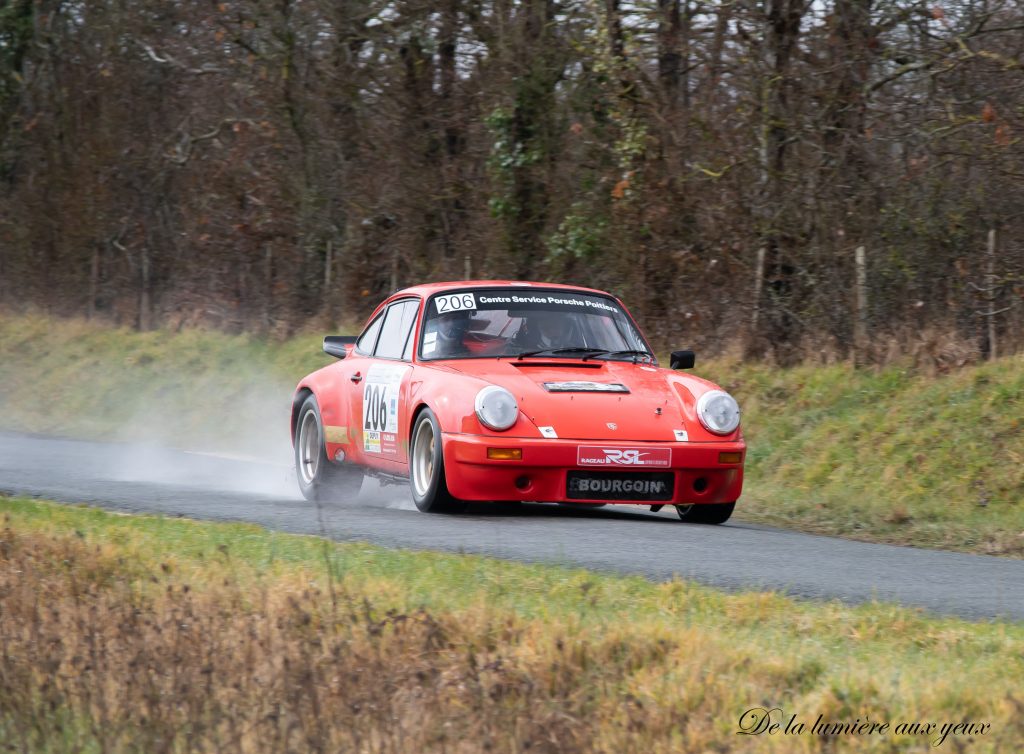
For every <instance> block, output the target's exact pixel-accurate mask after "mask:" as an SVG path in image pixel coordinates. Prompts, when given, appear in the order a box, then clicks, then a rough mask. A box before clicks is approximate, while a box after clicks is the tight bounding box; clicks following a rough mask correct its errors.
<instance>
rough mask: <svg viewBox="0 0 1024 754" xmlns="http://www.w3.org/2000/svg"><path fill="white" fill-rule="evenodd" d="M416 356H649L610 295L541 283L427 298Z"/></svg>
mask: <svg viewBox="0 0 1024 754" xmlns="http://www.w3.org/2000/svg"><path fill="white" fill-rule="evenodd" d="M419 353H420V358H422V359H427V360H430V359H474V358H495V357H515V358H529V357H531V356H543V357H545V358H546V357H555V358H559V357H561V358H581V357H582V358H595V359H597V358H600V359H622V360H639V359H643V360H653V358H654V357H653V355H652V354H651V352H650V348H649V346H648V345H647V343H646V341H644V339H643V336H642V335H640V332H639V330H638V329H637V327H636V325H635V324H634V323H633V321H632V320H631V319H630V318H629V315H628V314H626V312H625V311H624V310H623V309H622V307H621V306H619V304H618V302H617V301H615V300H614V299H612V298H609V297H607V296H598V295H593V294H588V293H582V292H576V291H565V290H548V289H542V288H537V289H509V288H500V289H495V288H475V289H466V290H460V291H451V292H446V293H443V294H438V295H436V296H434V297H433V298H431V299H430V301H429V303H428V304H427V309H426V314H425V319H424V323H423V328H422V335H421V338H420V350H419Z"/></svg>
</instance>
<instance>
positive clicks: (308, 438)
mask: <svg viewBox="0 0 1024 754" xmlns="http://www.w3.org/2000/svg"><path fill="white" fill-rule="evenodd" d="M294 451H295V476H296V478H297V479H298V482H299V490H300V491H301V492H302V496H303V497H304V498H306V499H307V500H311V501H313V502H317V503H327V502H346V501H348V500H351V499H352V498H354V497H355V496H356V495H358V494H359V488H360V487H361V486H362V484H363V470H362V469H361V468H359V467H358V466H355V465H353V464H348V463H335V462H334V461H332V460H331V459H329V458H328V457H327V451H326V449H325V446H324V423H323V420H322V419H321V418H320V407H319V406H318V405H317V403H316V398H315V397H314V396H312V395H311V396H309V397H308V398H306V401H305V402H304V403H303V404H302V408H300V409H299V418H298V421H297V422H296V424H295V448H294Z"/></svg>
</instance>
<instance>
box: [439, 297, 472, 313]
mask: <svg viewBox="0 0 1024 754" xmlns="http://www.w3.org/2000/svg"><path fill="white" fill-rule="evenodd" d="M436 301H437V313H438V314H444V313H445V312H457V311H462V310H463V309H475V308H476V297H475V296H473V294H472V293H457V294H455V295H453V296H438V298H437V299H436Z"/></svg>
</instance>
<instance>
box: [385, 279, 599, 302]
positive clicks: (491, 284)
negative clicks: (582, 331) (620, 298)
mask: <svg viewBox="0 0 1024 754" xmlns="http://www.w3.org/2000/svg"><path fill="white" fill-rule="evenodd" d="M461 288H553V289H556V290H563V291H580V292H583V293H596V294H598V295H601V296H610V297H611V298H615V296H612V294H610V293H607V292H606V291H599V290H597V289H596V288H584V287H583V286H580V285H563V284H561V283H538V282H535V281H529V280H455V281H449V282H445V283H424V284H423V285H414V286H410V287H409V288H403V289H402V290H400V291H395V292H394V293H392V294H391V296H388V298H393V297H394V296H399V295H409V294H413V295H418V296H423V297H424V298H426V297H427V296H432V295H434V294H435V293H441V292H443V291H448V290H457V289H461Z"/></svg>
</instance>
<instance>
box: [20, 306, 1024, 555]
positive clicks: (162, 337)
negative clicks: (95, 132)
mask: <svg viewBox="0 0 1024 754" xmlns="http://www.w3.org/2000/svg"><path fill="white" fill-rule="evenodd" d="M0 353H2V354H3V358H2V359H0V425H2V426H3V427H5V428H7V429H18V430H25V431H31V432H44V433H55V434H62V435H71V436H80V437H98V438H113V439H120V440H156V441H161V442H169V443H172V444H179V445H188V446H192V447H196V448H197V449H213V450H230V451H233V452H242V453H260V454H271V453H273V454H276V455H277V456H278V457H280V458H284V459H287V458H288V457H289V456H288V454H287V447H288V433H287V430H286V427H287V416H288V411H289V408H290V396H291V391H292V389H293V387H294V385H295V383H296V382H297V381H298V380H299V379H300V378H301V377H302V376H303V375H304V374H305V373H307V372H309V371H311V370H313V369H315V368H317V367H319V366H322V365H324V364H326V363H328V362H329V361H330V359H329V357H326V356H325V355H324V354H323V353H322V352H321V351H320V336H319V335H318V334H317V335H308V336H301V337H298V338H294V339H292V340H288V341H285V342H282V343H272V342H269V341H266V340H261V339H258V338H254V337H250V336H228V335H223V334H219V333H210V332H200V331H186V332H181V333H168V332H151V333H136V332H133V331H130V330H125V329H111V328H107V327H103V326H100V325H96V324H88V323H84V322H81V321H66V320H54V319H47V318H43V317H12V316H7V317H0ZM696 372H697V373H698V374H701V375H704V376H707V377H709V378H711V379H714V380H715V381H717V382H719V383H720V384H721V385H723V386H724V387H725V388H726V389H728V390H730V391H731V392H733V393H734V394H735V395H736V396H737V398H738V399H739V401H740V404H741V406H742V407H743V410H744V431H745V433H746V435H747V440H748V443H749V445H750V452H749V456H748V461H747V485H746V489H745V492H744V496H743V498H742V499H741V502H740V505H739V506H738V508H737V514H736V515H737V516H738V517H739V518H744V519H747V520H753V521H759V522H764V523H770V524H776V525H780V526H784V527H788V528H796V529H802V530H805V531H812V532H816V533H821V534H834V535H841V536H846V537H851V538H856V539H864V540H871V541H880V542H892V543H898V544H912V545H918V546H925V547H940V548H946V549H954V550H963V551H967V552H981V553H991V554H998V555H1004V556H1010V557H1024V424H1022V422H1024V414H1022V411H1021V407H1022V406H1024V357H1022V356H1016V357H1009V358H1004V359H1001V360H999V361H998V362H996V363H994V364H985V365H981V366H974V367H968V368H965V369H963V370H960V371H958V372H955V373H952V374H947V375H941V376H928V375H922V374H918V373H914V372H912V371H909V370H906V369H900V368H897V367H890V368H886V369H884V370H879V371H872V370H853V369H852V368H850V367H848V366H842V365H840V366H827V367H825V366H804V367H799V368H795V369H777V368H774V367H770V366H767V365H763V364H737V363H731V362H723V361H719V362H710V363H703V364H702V363H700V362H698V368H697V369H696Z"/></svg>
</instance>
